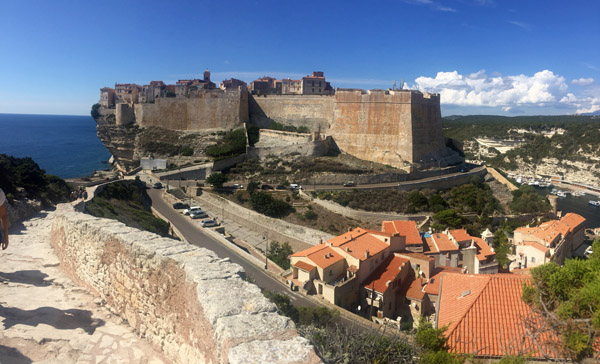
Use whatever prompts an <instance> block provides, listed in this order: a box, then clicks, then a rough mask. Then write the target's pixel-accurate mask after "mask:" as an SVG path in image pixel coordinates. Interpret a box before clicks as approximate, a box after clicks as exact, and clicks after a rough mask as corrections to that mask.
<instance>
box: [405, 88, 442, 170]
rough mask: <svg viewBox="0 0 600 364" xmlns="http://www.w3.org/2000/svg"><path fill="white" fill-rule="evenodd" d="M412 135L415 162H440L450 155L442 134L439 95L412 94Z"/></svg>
mask: <svg viewBox="0 0 600 364" xmlns="http://www.w3.org/2000/svg"><path fill="white" fill-rule="evenodd" d="M412 135H413V138H412V148H413V153H412V154H413V162H419V161H420V160H423V162H424V163H427V161H430V160H431V159H432V158H433V159H435V160H440V159H441V158H444V157H446V156H447V155H448V154H447V153H448V151H447V148H446V143H445V139H444V136H443V134H442V114H441V111H440V96H439V95H435V94H421V93H413V94H412ZM441 165H442V166H444V163H441Z"/></svg>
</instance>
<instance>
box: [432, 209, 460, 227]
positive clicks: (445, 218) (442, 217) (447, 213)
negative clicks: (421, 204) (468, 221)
mask: <svg viewBox="0 0 600 364" xmlns="http://www.w3.org/2000/svg"><path fill="white" fill-rule="evenodd" d="M464 223H465V219H464V218H463V217H462V216H460V215H459V214H458V212H456V210H453V209H447V210H442V211H440V212H438V213H436V214H434V215H433V227H434V228H435V229H438V230H443V229H445V228H453V229H458V228H461V227H462V226H463V224H464Z"/></svg>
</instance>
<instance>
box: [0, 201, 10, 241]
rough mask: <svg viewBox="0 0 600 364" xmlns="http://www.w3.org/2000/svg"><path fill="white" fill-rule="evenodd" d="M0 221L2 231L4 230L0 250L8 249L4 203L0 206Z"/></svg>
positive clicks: (6, 216)
mask: <svg viewBox="0 0 600 364" xmlns="http://www.w3.org/2000/svg"><path fill="white" fill-rule="evenodd" d="M0 221H2V229H4V241H2V242H0V243H1V244H0V245H2V250H4V249H6V248H8V213H7V212H6V201H4V203H3V204H2V206H0Z"/></svg>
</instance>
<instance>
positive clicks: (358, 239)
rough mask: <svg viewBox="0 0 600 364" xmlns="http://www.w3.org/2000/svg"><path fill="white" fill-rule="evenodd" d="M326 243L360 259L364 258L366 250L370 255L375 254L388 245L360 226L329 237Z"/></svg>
mask: <svg viewBox="0 0 600 364" xmlns="http://www.w3.org/2000/svg"><path fill="white" fill-rule="evenodd" d="M328 243H330V244H331V245H332V246H334V247H338V248H340V249H343V250H344V251H346V252H348V254H350V255H351V256H353V257H354V258H356V259H360V260H365V259H366V258H365V252H366V251H367V250H368V251H369V254H370V255H375V254H378V253H380V252H381V251H383V250H385V249H387V248H388V247H389V243H388V244H386V243H384V242H383V241H381V240H379V239H378V238H376V237H374V236H373V234H371V233H369V232H367V231H366V230H364V229H361V228H356V229H354V230H352V231H349V232H347V233H344V234H342V235H339V236H336V237H335V238H333V239H329V240H328Z"/></svg>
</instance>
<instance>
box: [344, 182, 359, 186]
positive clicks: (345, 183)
mask: <svg viewBox="0 0 600 364" xmlns="http://www.w3.org/2000/svg"><path fill="white" fill-rule="evenodd" d="M354 186H356V183H355V182H354V181H347V182H344V187H354Z"/></svg>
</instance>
